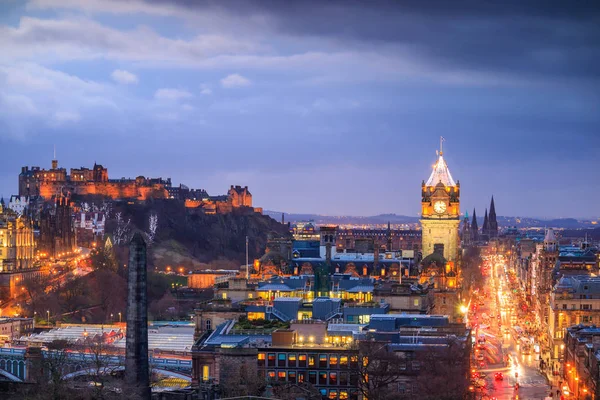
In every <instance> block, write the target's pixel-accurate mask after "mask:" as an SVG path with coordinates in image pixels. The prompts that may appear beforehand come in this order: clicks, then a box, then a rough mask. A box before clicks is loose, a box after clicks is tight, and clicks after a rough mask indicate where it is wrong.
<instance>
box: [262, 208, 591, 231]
mask: <svg viewBox="0 0 600 400" xmlns="http://www.w3.org/2000/svg"><path fill="white" fill-rule="evenodd" d="M281 214H282V213H281V212H280V211H265V215H269V216H271V217H272V218H273V219H275V220H277V221H281ZM284 217H285V221H286V222H292V223H294V222H298V221H313V222H314V223H316V224H339V225H381V224H387V223H388V221H389V222H390V223H392V224H395V225H398V224H417V223H419V217H409V216H407V215H397V214H380V215H374V216H369V217H362V216H347V215H342V216H331V215H319V214H290V213H284ZM477 221H478V224H479V227H481V226H482V225H483V217H478V218H477ZM595 222H596V223H597V222H598V221H595ZM498 225H500V226H501V227H507V226H516V227H518V228H544V227H547V228H559V229H583V228H595V227H596V226H598V225H596V224H593V223H592V220H578V219H575V218H558V219H547V220H546V219H540V218H528V217H502V216H499V217H498Z"/></svg>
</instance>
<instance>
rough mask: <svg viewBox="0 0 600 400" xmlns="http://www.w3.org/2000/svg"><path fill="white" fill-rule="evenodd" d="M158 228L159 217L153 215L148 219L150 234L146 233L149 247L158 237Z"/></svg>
mask: <svg viewBox="0 0 600 400" xmlns="http://www.w3.org/2000/svg"><path fill="white" fill-rule="evenodd" d="M157 228H158V215H156V214H152V215H150V217H149V218H148V232H146V239H147V242H148V245H151V244H152V243H154V239H155V237H156V229H157Z"/></svg>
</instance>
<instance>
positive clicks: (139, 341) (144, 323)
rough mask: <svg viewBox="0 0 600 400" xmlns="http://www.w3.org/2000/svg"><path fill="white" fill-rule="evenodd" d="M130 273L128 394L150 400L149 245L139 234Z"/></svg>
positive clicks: (131, 250) (132, 248)
mask: <svg viewBox="0 0 600 400" xmlns="http://www.w3.org/2000/svg"><path fill="white" fill-rule="evenodd" d="M127 270H128V271H127V273H128V277H127V338H126V344H125V385H126V392H129V395H130V397H134V398H139V399H144V400H146V399H150V369H149V364H148V298H147V290H146V273H147V271H146V242H144V238H143V237H142V235H141V234H140V233H139V232H138V233H136V234H135V235H133V239H131V243H130V244H129V265H128V268H127Z"/></svg>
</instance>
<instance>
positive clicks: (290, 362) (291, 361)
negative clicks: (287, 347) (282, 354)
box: [288, 354, 296, 367]
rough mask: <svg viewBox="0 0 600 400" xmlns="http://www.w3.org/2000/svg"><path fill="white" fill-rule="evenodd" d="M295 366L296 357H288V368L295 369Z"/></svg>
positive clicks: (293, 355) (292, 355) (291, 355)
mask: <svg viewBox="0 0 600 400" xmlns="http://www.w3.org/2000/svg"><path fill="white" fill-rule="evenodd" d="M295 366H296V355H295V354H290V355H288V367H295Z"/></svg>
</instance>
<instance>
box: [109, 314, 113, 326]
mask: <svg viewBox="0 0 600 400" xmlns="http://www.w3.org/2000/svg"><path fill="white" fill-rule="evenodd" d="M110 323H111V324H112V323H113V314H112V313H110Z"/></svg>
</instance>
